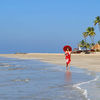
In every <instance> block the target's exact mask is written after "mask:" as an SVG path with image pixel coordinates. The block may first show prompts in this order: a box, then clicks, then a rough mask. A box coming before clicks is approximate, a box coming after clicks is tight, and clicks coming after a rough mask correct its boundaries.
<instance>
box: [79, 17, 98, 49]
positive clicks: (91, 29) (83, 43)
mask: <svg viewBox="0 0 100 100" xmlns="http://www.w3.org/2000/svg"><path fill="white" fill-rule="evenodd" d="M97 24H98V27H99V31H100V16H97V17H96V18H95V20H94V26H96V25H97ZM82 35H83V37H84V39H83V40H82V41H80V43H79V44H78V45H79V47H82V48H84V49H86V50H87V49H91V48H92V46H94V45H95V43H94V37H95V35H96V33H95V29H94V27H88V28H87V29H86V31H85V32H83V33H82ZM87 37H90V39H91V43H88V42H87ZM98 44H99V45H100V40H99V41H98Z"/></svg>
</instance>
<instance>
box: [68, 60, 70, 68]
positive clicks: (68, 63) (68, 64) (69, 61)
mask: <svg viewBox="0 0 100 100" xmlns="http://www.w3.org/2000/svg"><path fill="white" fill-rule="evenodd" d="M67 67H68V69H69V70H70V60H68V62H67Z"/></svg>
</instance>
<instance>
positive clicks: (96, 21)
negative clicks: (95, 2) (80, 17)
mask: <svg viewBox="0 0 100 100" xmlns="http://www.w3.org/2000/svg"><path fill="white" fill-rule="evenodd" d="M97 24H98V26H99V31H100V16H97V17H96V19H95V20H94V25H97Z"/></svg>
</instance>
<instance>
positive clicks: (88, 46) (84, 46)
mask: <svg viewBox="0 0 100 100" xmlns="http://www.w3.org/2000/svg"><path fill="white" fill-rule="evenodd" d="M79 46H80V47H82V48H86V49H90V44H89V43H87V42H85V41H84V40H82V41H80V43H79Z"/></svg>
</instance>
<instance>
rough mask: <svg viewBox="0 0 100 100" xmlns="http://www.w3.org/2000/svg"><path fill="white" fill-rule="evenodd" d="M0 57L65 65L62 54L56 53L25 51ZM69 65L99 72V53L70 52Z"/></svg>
mask: <svg viewBox="0 0 100 100" xmlns="http://www.w3.org/2000/svg"><path fill="white" fill-rule="evenodd" d="M0 56H2V57H8V58H20V59H38V60H40V61H43V62H48V63H52V64H58V65H63V66H65V56H64V54H56V53H27V54H0ZM71 59H72V61H71V66H75V67H79V68H86V69H88V70H92V71H96V72H100V53H95V54H72V55H71Z"/></svg>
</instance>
